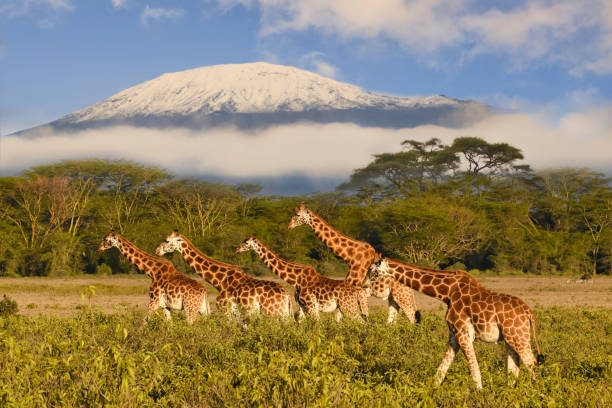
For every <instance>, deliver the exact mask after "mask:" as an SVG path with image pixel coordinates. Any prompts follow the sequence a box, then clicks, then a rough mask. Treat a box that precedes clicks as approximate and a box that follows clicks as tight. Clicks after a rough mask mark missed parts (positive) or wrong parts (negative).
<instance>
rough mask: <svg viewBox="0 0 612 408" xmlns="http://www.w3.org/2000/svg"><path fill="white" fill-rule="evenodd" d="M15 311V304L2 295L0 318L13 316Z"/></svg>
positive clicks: (16, 308)
mask: <svg viewBox="0 0 612 408" xmlns="http://www.w3.org/2000/svg"><path fill="white" fill-rule="evenodd" d="M17 311H18V307H17V302H15V301H14V300H13V299H11V298H10V297H8V296H6V295H2V300H0V316H10V315H15V314H17Z"/></svg>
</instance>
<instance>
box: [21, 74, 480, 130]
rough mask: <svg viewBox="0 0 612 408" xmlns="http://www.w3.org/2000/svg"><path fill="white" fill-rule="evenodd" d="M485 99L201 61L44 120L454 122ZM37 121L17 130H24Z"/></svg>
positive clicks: (62, 123) (197, 124)
mask: <svg viewBox="0 0 612 408" xmlns="http://www.w3.org/2000/svg"><path fill="white" fill-rule="evenodd" d="M489 110H490V108H489V107H488V106H486V105H483V104H480V103H477V102H471V101H460V100H456V99H450V98H447V97H445V96H429V97H410V98H407V97H397V96H387V95H382V94H377V93H373V92H368V91H365V90H363V89H361V88H359V87H357V86H354V85H350V84H346V83H342V82H338V81H335V80H332V79H329V78H325V77H322V76H320V75H317V74H315V73H312V72H309V71H304V70H301V69H298V68H294V67H287V66H281V65H274V64H269V63H264V62H257V63H248V64H228V65H215V66H210V67H201V68H195V69H190V70H186V71H181V72H174V73H169V74H164V75H161V76H159V77H157V78H155V79H152V80H150V81H147V82H144V83H142V84H139V85H136V86H134V87H131V88H128V89H126V90H124V91H121V92H119V93H117V94H115V95H113V96H111V97H110V98H108V99H106V100H104V101H101V102H99V103H96V104H95V105H92V106H90V107H88V108H85V109H82V110H80V111H77V112H74V113H71V114H69V115H66V116H64V117H62V118H60V119H59V120H57V121H54V122H51V123H50V124H49V126H51V127H53V128H56V129H61V130H71V129H84V128H89V127H100V126H109V125H126V124H127V125H135V126H142V127H173V126H174V127H188V128H199V129H201V128H208V127H213V126H219V125H235V126H238V127H241V128H256V127H265V126H270V125H275V124H287V123H295V122H299V121H310V122H319V123H332V122H354V123H357V124H360V125H365V126H381V127H394V128H398V127H413V126H418V125H420V124H440V125H443V126H449V127H455V126H462V125H465V124H466V123H469V122H472V121H475V120H478V119H480V118H482V117H483V116H485V115H486V114H487V113H488V111H489ZM33 130H36V128H34V129H31V130H29V131H23V132H20V133H28V132H30V131H33Z"/></svg>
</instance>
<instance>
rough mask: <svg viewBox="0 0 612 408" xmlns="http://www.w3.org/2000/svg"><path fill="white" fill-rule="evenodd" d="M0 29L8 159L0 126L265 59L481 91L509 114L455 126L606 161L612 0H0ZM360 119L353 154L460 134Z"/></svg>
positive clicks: (403, 88)
mask: <svg viewBox="0 0 612 408" xmlns="http://www.w3.org/2000/svg"><path fill="white" fill-rule="evenodd" d="M0 30H1V31H0V135H3V136H5V137H4V138H3V139H4V148H3V146H2V144H0V158H2V157H4V159H3V161H5V162H6V161H11V160H13V162H15V163H17V162H18V159H19V157H18V156H16V153H15V155H13V154H12V152H16V149H17V146H18V143H17V142H14V144H10V143H9V142H10V140H8V139H7V138H6V135H9V134H11V133H12V132H15V131H18V130H22V129H26V128H29V127H33V126H37V125H40V124H43V123H46V122H49V121H52V120H55V119H57V118H59V117H61V116H63V115H66V114H68V113H71V112H74V111H76V110H79V109H82V108H85V107H87V106H89V105H92V104H94V103H96V102H99V101H101V100H103V99H106V98H108V97H109V96H111V95H113V94H115V93H117V92H119V91H121V90H123V89H125V88H128V87H130V86H134V85H137V84H139V83H141V82H144V81H147V80H150V79H153V78H155V77H157V76H159V75H161V74H163V73H166V72H175V71H181V70H185V69H190V68H195V67H200V66H208V65H216V64H228V63H245V62H254V61H267V62H271V63H276V64H282V65H292V66H296V67H299V68H303V69H307V70H310V71H313V72H317V73H319V74H321V75H324V76H327V77H331V78H334V79H337V80H339V81H343V82H348V83H351V84H355V85H358V86H360V87H362V88H364V89H367V90H371V91H377V92H382V93H386V94H393V95H403V96H414V95H434V94H443V95H446V96H449V97H452V98H460V99H473V100H478V101H482V102H485V103H488V104H491V105H493V106H495V107H497V108H500V109H502V110H503V112H505V114H506V116H504V117H503V118H495V120H494V121H493V122H491V123H483V124H480V125H478V126H477V127H476V128H470V129H461V130H459V131H460V133H461V132H463V131H465V132H472V134H473V133H474V132H476V133H478V134H477V136H480V137H484V138H488V139H490V140H497V139H503V138H506V139H510V140H506V141H511V142H514V144H515V145H517V147H519V148H522V149H524V152H525V153H529V154H526V156H527V157H526V158H531V159H532V160H533V161H536V162H537V163H536V164H540V165H541V166H543V167H545V166H562V165H564V163H567V165H577V166H585V167H593V168H595V169H598V170H602V171H605V172H608V170H611V173H612V168H611V167H612V165H610V162H612V119H611V118H612V0H582V1H575V0H553V1H549V0H523V1H521V0H518V1H496V2H491V1H476V0H455V1H444V0H430V1H424V0H385V1H383V0H378V1H377V0H335V1H329V0H194V1H161V0H160V1H139V0H92V1H76V0H21V1H16V0H3V1H2V2H0ZM500 123H503V126H504V127H503V129H502V128H500ZM285 130H286V129H285ZM348 130H351V131H354V130H355V129H348ZM361 130H363V134H364V136H363V137H364V140H366V139H367V142H364V143H363V144H362V145H360V149H361V150H360V151H359V154H356V155H355V156H356V157H357V156H358V157H359V158H358V159H355V160H353V161H349V162H347V163H346V165H347V166H349V167H350V166H353V167H351V168H355V167H359V166H361V165H365V164H367V161H368V158H369V157H371V154H372V153H376V152H379V151H380V150H381V149H382V148H385V149H393V146H392V143H396V142H397V143H398V140H401V138H403V137H405V135H406V134H410V135H412V136H414V137H415V138H420V139H423V138H425V137H427V136H429V135H442V136H445V137H448V138H451V139H452V137H455V136H457V135H458V134H457V133H453V132H450V131H448V129H441V128H435V129H431V128H422V129H418V128H417V129H406V130H405V131H403V133H402V132H400V133H399V134H393V135H390V136H389V137H387V138H386V140H385V142H384V143H381V144H380V146H378V147H377V149H378V150H376V149H375V148H373V147H372V146H373V145H374V144H376V143H377V141H379V140H380V137H381V136H380V135H379V133H377V132H378V130H376V131H369V130H365V129H361ZM502 130H503V131H502ZM123 131H124V132H125V131H126V130H125V129H124V130H123ZM343 131H344V132H345V131H347V129H346V128H344V130H342V131H340V130H339V129H338V128H334V127H333V126H332V127H326V128H325V129H324V131H323V133H324V134H329V135H332V134H337V133H338V132H340V133H342V132H343ZM275 132H278V130H275V129H272V130H270V131H269V132H268V133H266V134H265V135H263V136H262V137H267V138H268V139H270V140H271V143H272V142H274V141H276V139H275V135H276V133H275ZM306 133H307V132H306ZM367 135H369V136H367ZM92 137H93V136H92ZM185 137H187V138H190V137H191V136H185ZM382 137H385V136H382ZM135 138H136V139H137V137H135ZM534 138H535V139H537V140H541V141H542V143H538V142H536V140H534ZM209 139H210V138H209ZM396 139H397V140H396ZM389 141H392V143H391V142H389ZM544 141H545V142H546V143H549V144H550V143H552V144H553V145H555V144H556V146H553V149H552V151H554V152H556V151H557V150H558V151H559V152H558V153H555V154H556V155H552V156H551V153H550V152H546V151H545V148H544V147H543V146H542V144H543V143H544ZM62 143H67V142H65V141H63V139H61V138H59V139H57V140H56V144H55V145H54V149H57V150H58V151H61V150H62V146H65V145H62ZM82 145H83V148H85V146H86V145H87V141H86V140H84V141H83V142H82ZM397 146H399V144H397ZM21 147H23V146H21ZM100 149H101V150H104V149H103V148H102V147H100ZM564 149H565V150H568V151H564ZM2 150H4V154H2ZM177 152H178V150H177ZM111 153H112V152H111ZM111 153H109V155H110V156H112V154H111ZM9 154H10V155H9ZM40 154H43V153H42V152H41V153H40ZM60 155H61V153H58V155H57V156H53V158H61V156H60ZM128 156H129V155H128ZM49 157H51V156H49ZM551 157H552V158H554V159H555V160H551ZM129 158H132V156H129ZM145 159H146V158H145ZM145 159H143V160H145ZM547 160H548V161H547ZM305 161H306V162H308V161H309V160H308V159H306V160H305ZM364 161H365V162H364ZM158 162H159V161H157V162H156V163H158ZM34 164H35V163H34ZM162 164H163V163H162ZM15 165H16V164H15ZM170 167H172V166H170ZM211 169H212V170H211ZM296 169H297V170H299V169H298V168H297V167H295V168H293V171H296ZM318 169H319V170H320V168H318ZM177 170H178V171H180V168H177ZM277 170H278V169H277ZM285 170H286V169H284V168H283V171H285ZM289 170H291V169H289ZM202 171H213V172H215V171H216V172H217V173H220V172H223V171H225V170H224V169H223V168H222V167H217V168H214V169H213V167H211V166H208V167H207V166H204V167H202ZM274 171H275V169H256V170H255V173H258V174H266V172H274ZM313 171H314V170H313ZM246 172H247V173H249V171H248V170H247V171H246ZM347 172H350V168H349V170H345V171H344V172H340V173H341V175H342V176H346V174H347ZM340 173H338V170H336V169H334V168H333V166H331V167H330V168H329V169H328V171H327V174H328V175H329V174H340Z"/></svg>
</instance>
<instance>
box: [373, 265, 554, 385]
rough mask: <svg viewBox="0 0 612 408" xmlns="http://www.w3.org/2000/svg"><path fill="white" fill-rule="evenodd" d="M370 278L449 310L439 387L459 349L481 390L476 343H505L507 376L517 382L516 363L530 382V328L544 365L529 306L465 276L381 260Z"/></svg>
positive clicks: (534, 362)
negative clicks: (399, 285) (389, 280)
mask: <svg viewBox="0 0 612 408" xmlns="http://www.w3.org/2000/svg"><path fill="white" fill-rule="evenodd" d="M368 277H369V278H370V280H371V281H372V282H376V281H377V280H379V279H384V278H389V277H391V278H393V279H395V280H397V281H399V282H401V283H402V284H404V285H407V286H410V287H411V288H412V289H414V290H417V291H419V292H421V293H424V294H425V295H427V296H431V297H434V298H436V299H439V300H441V301H442V302H444V303H446V305H447V306H448V310H447V312H446V323H447V324H448V328H449V330H450V335H449V340H448V346H447V348H446V353H445V354H444V358H443V359H442V362H441V363H440V366H439V367H438V371H437V373H436V380H437V382H438V383H439V384H440V383H442V381H444V377H445V376H446V372H447V371H448V368H449V367H450V365H451V363H452V362H453V360H454V358H455V355H456V354H457V352H458V351H459V348H461V350H463V353H464V354H465V357H466V359H467V361H468V365H469V368H470V373H471V375H472V379H473V380H474V382H475V383H476V387H477V388H482V379H481V377H480V368H479V366H478V361H477V360H476V354H475V352H474V339H475V338H479V339H481V340H483V341H486V342H492V343H496V342H497V341H499V340H505V342H506V349H507V352H508V372H510V373H512V374H514V375H515V376H518V374H519V359H520V360H522V361H523V364H525V366H526V367H527V369H528V370H529V371H530V372H531V374H532V376H533V366H534V365H535V364H536V358H535V357H534V356H533V353H532V351H531V333H530V326H531V329H533V338H534V341H535V345H536V349H537V352H538V357H537V362H538V363H541V362H542V361H543V356H542V355H541V354H540V347H539V346H538V339H537V337H536V327H535V317H534V316H533V312H532V311H531V309H530V308H529V306H527V305H526V304H525V302H523V301H522V300H521V299H519V298H517V297H515V296H510V295H505V294H502V293H498V292H493V291H491V290H489V289H487V288H485V287H484V286H482V285H481V284H479V283H478V282H477V281H476V280H475V279H474V277H472V276H471V275H470V274H468V273H466V272H463V271H455V272H452V271H438V270H434V269H428V268H423V267H418V266H415V265H410V264H407V263H404V262H401V261H398V260H394V259H389V258H383V259H381V260H380V261H377V262H375V263H373V264H372V266H371V267H370V271H369V272H368Z"/></svg>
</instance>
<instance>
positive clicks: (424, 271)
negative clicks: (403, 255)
mask: <svg viewBox="0 0 612 408" xmlns="http://www.w3.org/2000/svg"><path fill="white" fill-rule="evenodd" d="M387 262H388V264H389V272H390V273H391V275H392V276H393V278H394V279H395V280H397V281H398V282H399V283H402V284H404V285H406V286H408V287H410V288H412V289H414V290H416V291H418V292H421V293H423V294H425V295H427V296H431V297H434V298H436V299H440V300H441V301H443V302H444V303H446V304H448V303H449V302H450V293H451V287H452V286H453V285H455V284H457V283H459V282H463V281H468V280H469V279H468V278H466V277H464V276H463V275H460V274H456V273H453V272H445V271H437V270H434V269H428V268H423V267H420V266H416V265H411V264H406V263H403V262H400V261H395V260H390V259H387Z"/></svg>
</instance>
